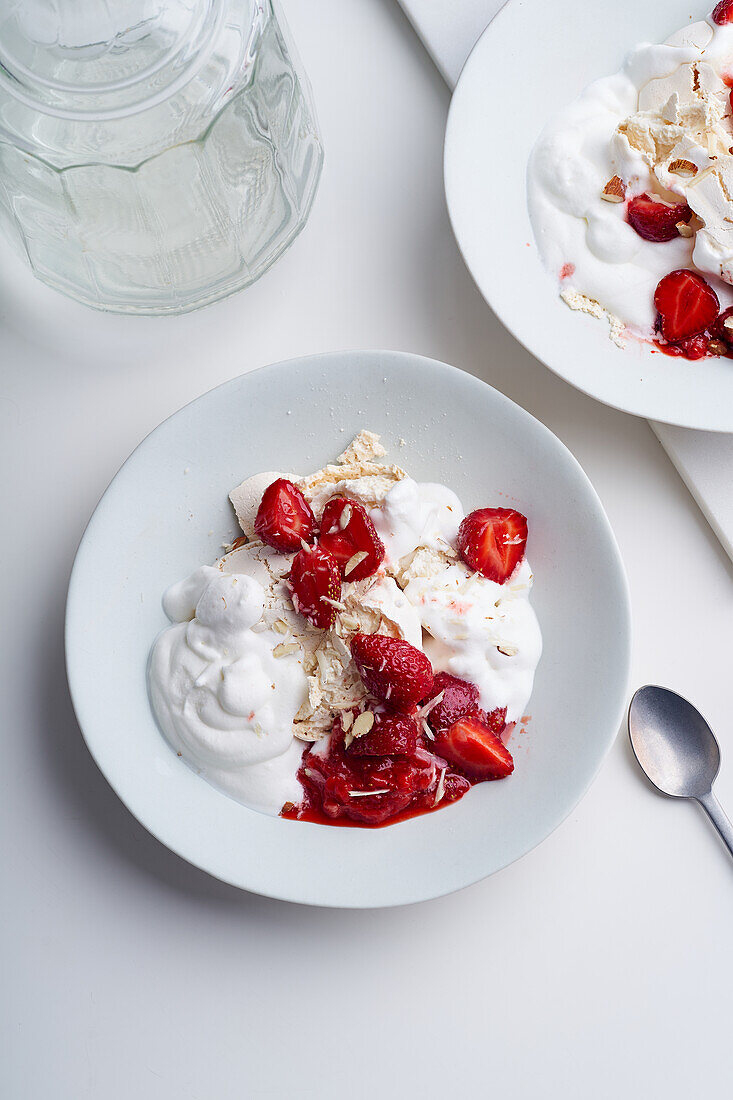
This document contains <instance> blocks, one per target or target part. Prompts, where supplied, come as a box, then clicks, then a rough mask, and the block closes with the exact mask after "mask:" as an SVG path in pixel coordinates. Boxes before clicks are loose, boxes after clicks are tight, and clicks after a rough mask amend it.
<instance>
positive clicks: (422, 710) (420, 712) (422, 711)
mask: <svg viewBox="0 0 733 1100" xmlns="http://www.w3.org/2000/svg"><path fill="white" fill-rule="evenodd" d="M444 698H445V692H444V691H441V692H440V693H439V694H438V695H435V696H434V697H433V698H432V699H429V700H428V702H427V703H424V704H423V706H421V707H419V708H418V709H417V711H416V712H415V717H416V718H427V716H428V715H429V714H430V711H431V710H432V709H433V707H437V705H438V703H442V702H443V699H444Z"/></svg>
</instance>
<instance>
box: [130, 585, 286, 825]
mask: <svg viewBox="0 0 733 1100" xmlns="http://www.w3.org/2000/svg"><path fill="white" fill-rule="evenodd" d="M191 604H194V615H193V618H190V619H188V614H189V612H190V608H191ZM164 606H165V608H166V610H167V613H168V614H169V615H171V617H173V618H174V619H175V618H178V617H179V616H181V621H177V622H176V623H175V625H174V626H172V627H170V628H169V629H168V630H165V631H163V633H162V634H161V635H160V636H159V637H158V639H157V641H156V643H155V645H154V646H153V651H152V654H151V658H150V668H149V686H150V696H151V700H152V704H153V708H154V710H155V713H156V716H157V718H158V722H159V724H160V726H161V729H162V730H163V733H164V734H165V736H166V737H167V739H168V740H169V742H170V743H171V745H172V746H173V748H174V749H175V750H176V752H178V753H180V754H181V755H182V756H183V757H184V758H185V759H186V760H187V762H189V763H190V764H192V765H193V766H194V767H195V768H196V770H197V771H199V772H200V773H201V774H202V775H203V776H204V777H205V778H206V779H208V780H209V781H210V782H211V783H213V784H214V785H215V786H218V787H221V788H222V789H224V790H225V791H227V793H229V794H231V795H233V796H234V797H235V798H238V799H239V800H240V801H242V802H246V803H247V804H248V805H250V806H253V807H254V808H255V809H258V810H262V811H263V812H265V813H279V812H280V810H281V809H282V806H283V802H285V801H287V800H288V796H290V797H291V799H292V800H295V801H297V800H298V799H299V798H300V797H301V788H300V784H299V783H298V781H297V779H296V775H295V773H296V772H297V770H298V766H299V763H300V753H298V752H297V751H296V752H293V720H294V718H295V715H296V713H297V711H298V709H299V707H300V706H301V704H302V702H303V700H304V698H305V696H306V693H307V680H306V675H305V672H304V671H303V668H302V655H300V656H298V654H296V653H295V652H292V653H287V654H285V655H284V656H281V657H278V656H277V646H278V645H279V644H280V643H281V642H282V637H280V636H278V635H277V634H276V633H275V632H274V631H271V630H264V631H261V632H255V631H254V630H253V629H252V628H253V627H254V626H255V625H256V624H259V623H260V621H261V619H262V614H263V611H264V606H265V592H264V590H263V588H262V586H261V585H260V584H258V583H257V581H256V580H254V578H253V577H250V576H247V575H246V574H224V573H222V572H220V570H218V569H215V568H210V567H208V566H204V567H203V568H201V569H198V570H197V571H196V573H194V574H193V575H192V576H191V577H190V578H188V579H187V580H185V581H183V582H182V583H181V584H178V585H175V586H174V587H173V588H172V589H169V590H168V592H167V593H166V595H165V597H164Z"/></svg>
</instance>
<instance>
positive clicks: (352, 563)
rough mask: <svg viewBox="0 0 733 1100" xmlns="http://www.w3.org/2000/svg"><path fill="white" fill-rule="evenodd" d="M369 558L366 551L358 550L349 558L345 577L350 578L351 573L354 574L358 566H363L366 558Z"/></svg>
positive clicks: (345, 568) (345, 567)
mask: <svg viewBox="0 0 733 1100" xmlns="http://www.w3.org/2000/svg"><path fill="white" fill-rule="evenodd" d="M367 556H368V555H367V552H366V550H357V552H356V553H355V554H353V555H352V556H351V557H350V558H349V560H348V561H347V563H346V565H345V566H344V576H345V577H348V575H349V573H353V572H354V570H355V569H356V567H357V565H361V563H362V562H363V561H364V558H366V557H367Z"/></svg>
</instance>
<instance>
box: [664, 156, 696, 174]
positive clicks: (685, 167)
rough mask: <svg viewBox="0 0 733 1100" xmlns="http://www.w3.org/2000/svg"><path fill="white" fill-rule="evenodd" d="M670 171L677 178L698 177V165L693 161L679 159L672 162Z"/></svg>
mask: <svg viewBox="0 0 733 1100" xmlns="http://www.w3.org/2000/svg"><path fill="white" fill-rule="evenodd" d="M668 171H669V172H673V173H674V174H675V176H688V177H692V176H696V175H697V165H696V164H693V163H692V161H691V160H684V159H677V160H673V161H672V163H671V164H670V166H669V168H668Z"/></svg>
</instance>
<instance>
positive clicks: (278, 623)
mask: <svg viewBox="0 0 733 1100" xmlns="http://www.w3.org/2000/svg"><path fill="white" fill-rule="evenodd" d="M272 629H273V630H274V631H275V632H276V633H277V634H287V632H288V630H289V629H290V627H289V626H288V624H287V623H286V622H285V620H284V619H275V622H274V623H273V624H272Z"/></svg>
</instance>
